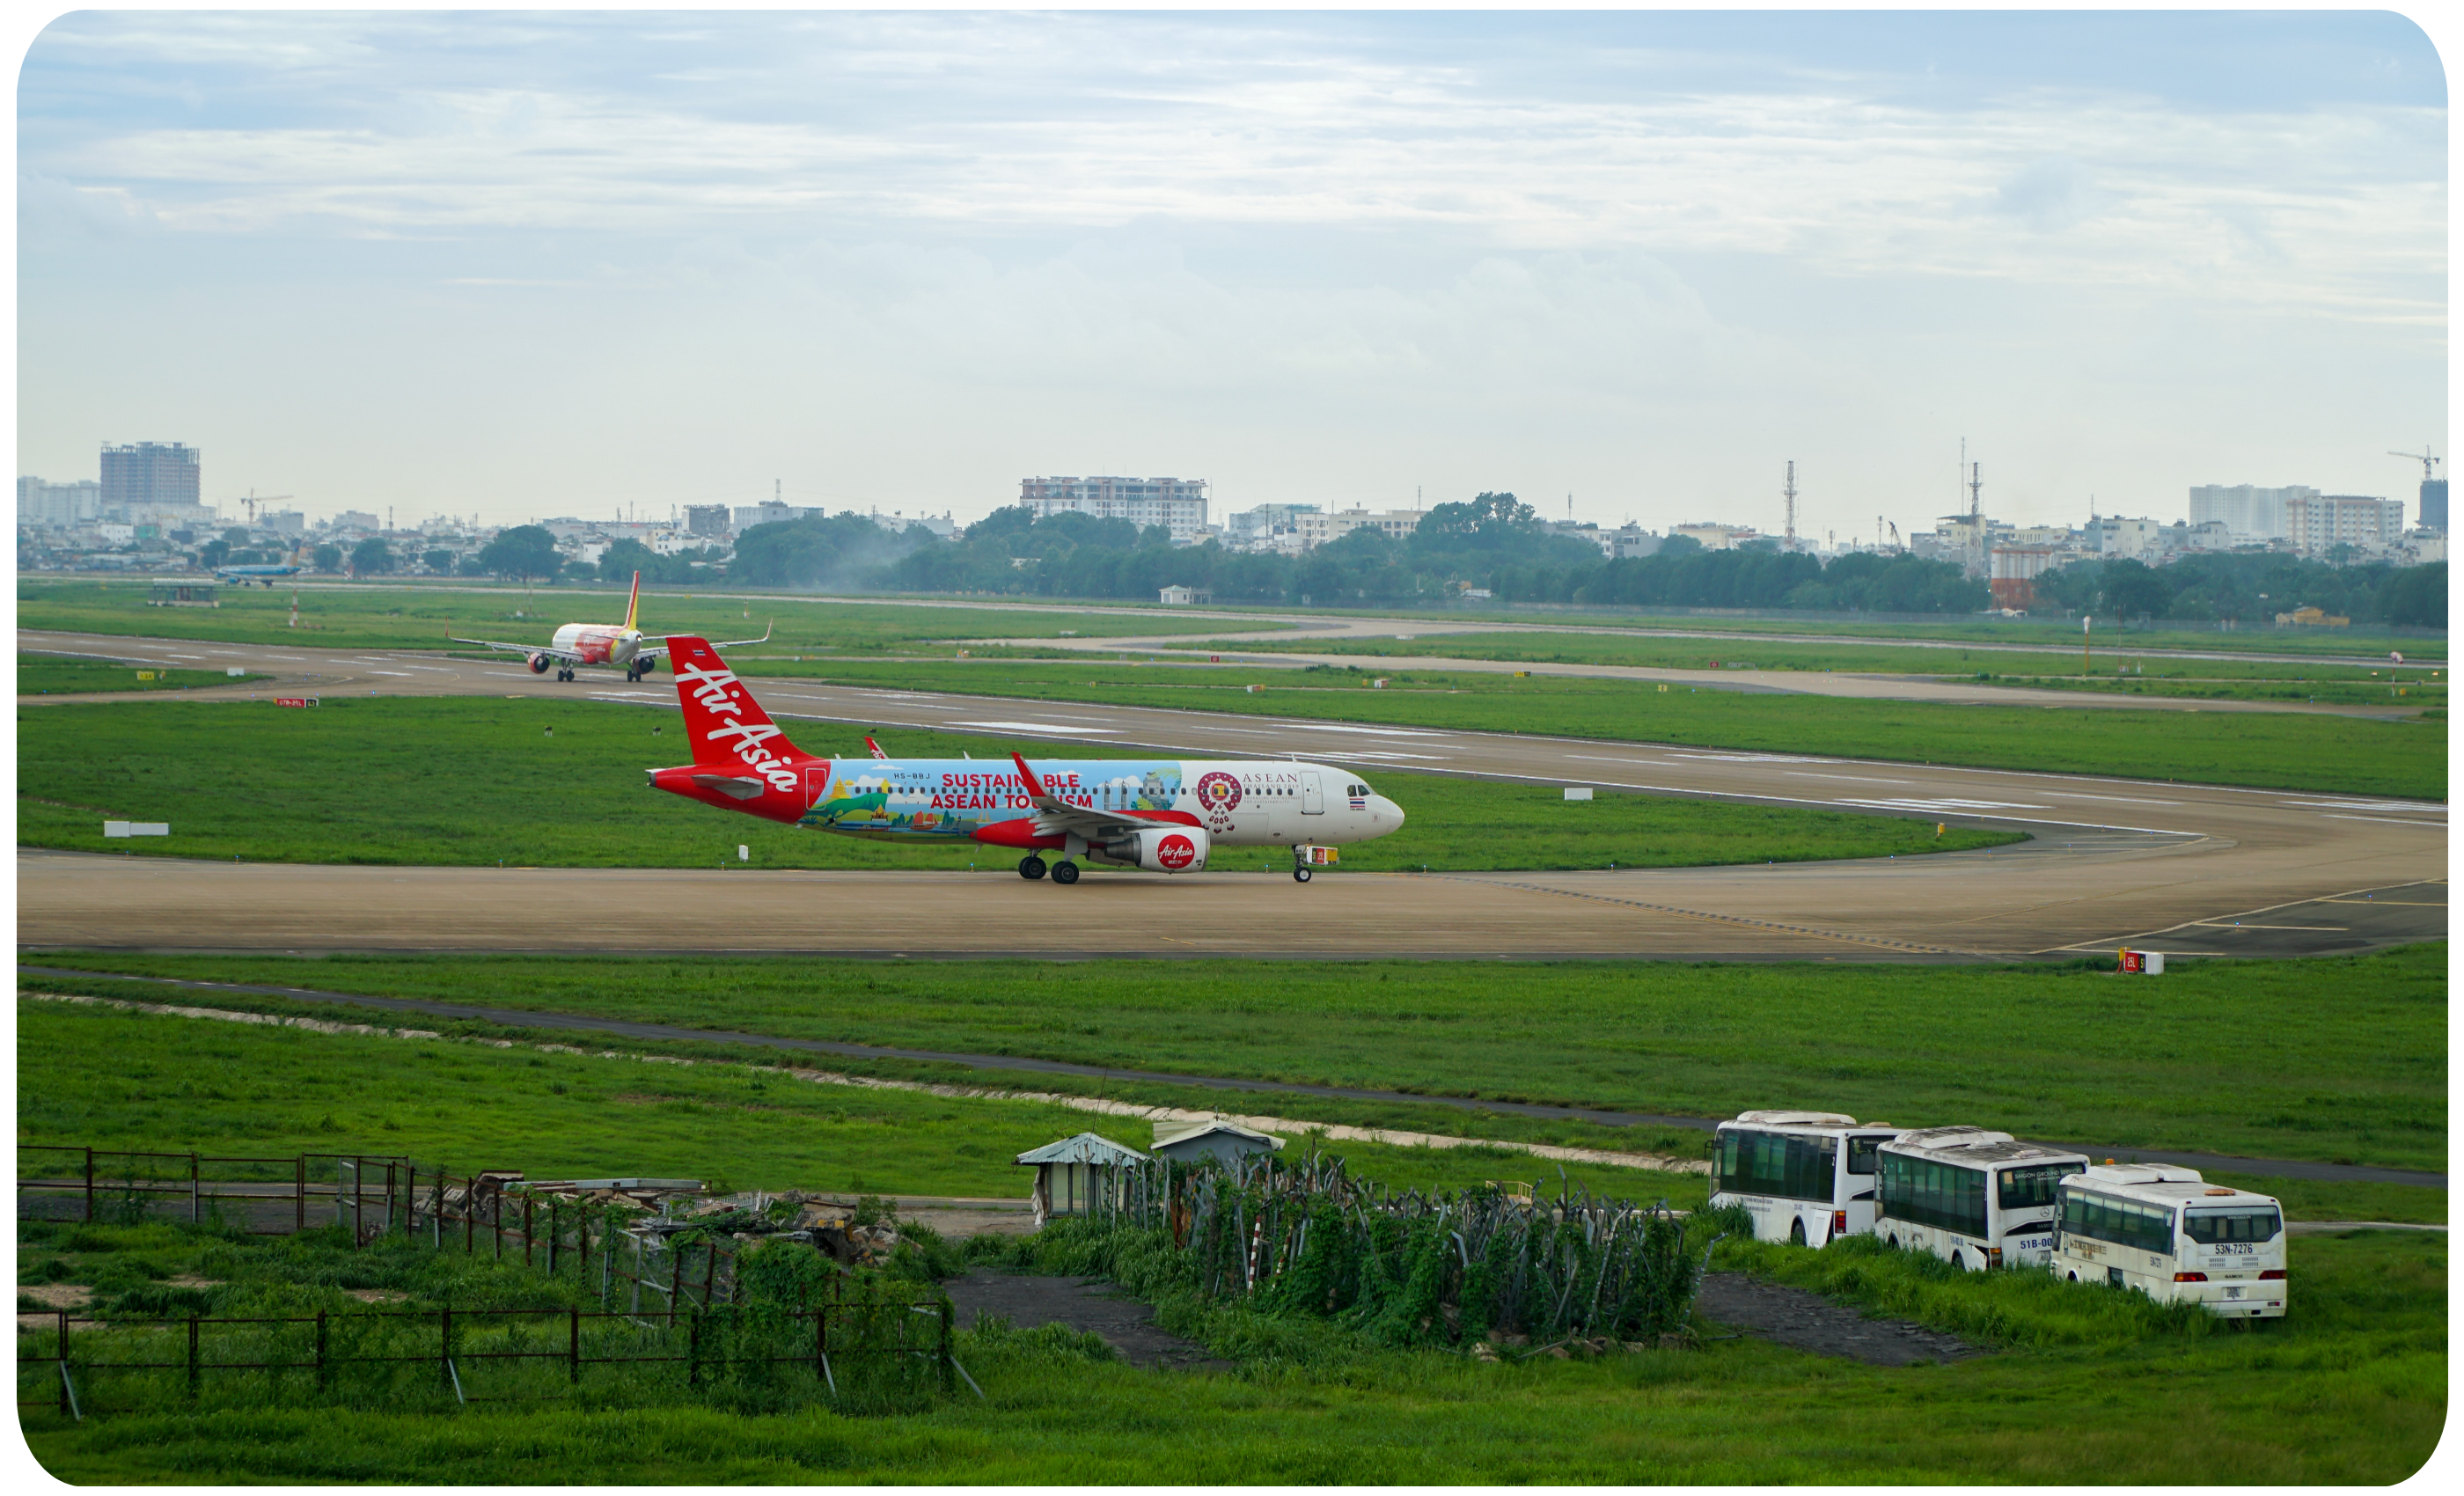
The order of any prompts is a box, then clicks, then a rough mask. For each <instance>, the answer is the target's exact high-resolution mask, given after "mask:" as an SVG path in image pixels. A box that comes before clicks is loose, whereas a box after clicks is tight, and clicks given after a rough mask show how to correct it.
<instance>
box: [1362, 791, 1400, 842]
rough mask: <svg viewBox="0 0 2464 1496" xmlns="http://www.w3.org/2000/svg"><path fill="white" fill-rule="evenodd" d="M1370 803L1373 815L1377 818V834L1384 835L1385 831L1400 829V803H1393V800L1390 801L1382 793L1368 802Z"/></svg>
mask: <svg viewBox="0 0 2464 1496" xmlns="http://www.w3.org/2000/svg"><path fill="white" fill-rule="evenodd" d="M1370 805H1371V808H1372V809H1373V810H1374V811H1375V815H1376V818H1377V831H1378V834H1379V835H1381V836H1382V835H1384V834H1385V833H1387V832H1389V831H1397V830H1400V829H1402V826H1403V807H1402V806H1400V805H1398V804H1397V803H1394V802H1393V801H1391V800H1388V799H1387V798H1386V797H1385V796H1383V795H1380V796H1378V797H1377V798H1376V799H1375V800H1373V801H1371V802H1370Z"/></svg>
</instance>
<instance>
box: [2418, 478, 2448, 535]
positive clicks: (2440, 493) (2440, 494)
mask: <svg viewBox="0 0 2464 1496" xmlns="http://www.w3.org/2000/svg"><path fill="white" fill-rule="evenodd" d="M2413 523H2415V524H2417V525H2420V526H2422V527H2423V528H2424V529H2429V530H2441V531H2443V530H2445V529H2446V528H2447V480H2446V479H2445V478H2424V479H2422V481H2421V512H2420V514H2418V515H2416V516H2415V517H2413Z"/></svg>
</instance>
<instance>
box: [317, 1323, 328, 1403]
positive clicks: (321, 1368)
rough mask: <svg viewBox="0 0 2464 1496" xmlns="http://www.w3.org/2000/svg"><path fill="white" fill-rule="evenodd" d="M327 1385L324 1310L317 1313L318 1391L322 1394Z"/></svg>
mask: <svg viewBox="0 0 2464 1496" xmlns="http://www.w3.org/2000/svg"><path fill="white" fill-rule="evenodd" d="M327 1385H328V1383H327V1381H326V1373H325V1311H324V1310H323V1309H319V1310H318V1311H317V1390H318V1391H319V1392H322V1391H324V1390H325V1388H326V1386H327Z"/></svg>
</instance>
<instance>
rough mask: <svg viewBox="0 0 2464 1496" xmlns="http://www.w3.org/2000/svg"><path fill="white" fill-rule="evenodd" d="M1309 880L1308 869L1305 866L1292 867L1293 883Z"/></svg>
mask: <svg viewBox="0 0 2464 1496" xmlns="http://www.w3.org/2000/svg"><path fill="white" fill-rule="evenodd" d="M1292 881H1293V882H1294V883H1307V882H1308V881H1309V869H1307V868H1294V869H1292Z"/></svg>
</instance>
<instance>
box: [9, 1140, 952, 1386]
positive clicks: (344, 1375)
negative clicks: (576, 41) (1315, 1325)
mask: <svg viewBox="0 0 2464 1496" xmlns="http://www.w3.org/2000/svg"><path fill="white" fill-rule="evenodd" d="M17 1181H18V1183H17V1189H18V1214H19V1218H20V1219H21V1220H51V1221H77V1222H80V1223H89V1224H101V1225H143V1224H145V1223H147V1222H152V1221H175V1222H181V1223H186V1224H189V1225H193V1226H199V1227H211V1228H214V1229H218V1230H221V1231H225V1232H239V1233H245V1234H251V1235H259V1236H281V1235H290V1234H295V1233H301V1232H306V1231H310V1230H319V1229H325V1228H328V1227H330V1228H333V1229H336V1230H338V1231H339V1232H341V1235H342V1237H343V1239H344V1240H345V1241H346V1242H347V1243H349V1244H350V1246H351V1247H352V1248H353V1249H355V1250H364V1249H367V1248H370V1247H372V1246H376V1245H379V1244H384V1243H399V1244H402V1245H407V1246H411V1247H414V1248H425V1249H427V1250H429V1251H435V1252H454V1251H459V1252H460V1253H462V1254H464V1255H466V1256H472V1257H488V1258H493V1259H495V1260H496V1261H498V1262H512V1261H514V1260H516V1259H518V1260H519V1262H520V1264H521V1265H522V1266H523V1267H524V1268H525V1269H527V1270H528V1271H530V1272H533V1273H537V1274H539V1275H542V1276H544V1277H547V1278H551V1279H556V1280H561V1281H564V1282H566V1283H567V1284H569V1285H570V1286H572V1287H579V1288H580V1289H581V1290H582V1292H583V1293H584V1294H588V1295H592V1296H595V1297H596V1298H597V1300H598V1302H599V1308H597V1309H580V1308H565V1309H461V1308H453V1307H451V1306H445V1307H439V1308H437V1309H367V1310H364V1311H350V1312H342V1313H332V1312H324V1311H320V1312H319V1313H317V1314H315V1315H298V1316H287V1317H286V1316H275V1317H265V1316H241V1317H230V1316H216V1315H207V1314H192V1315H189V1316H187V1317H186V1318H184V1319H183V1318H175V1319H149V1318H140V1317H133V1316H125V1315H116V1314H115V1315H111V1316H108V1317H96V1316H89V1315H84V1314H79V1313H76V1312H73V1311H70V1310H65V1309H63V1310H57V1311H54V1312H47V1313H28V1312H24V1311H23V1308H22V1306H21V1312H20V1313H19V1315H18V1356H17V1360H18V1380H19V1396H18V1401H19V1405H20V1406H21V1407H36V1406H54V1405H55V1406H56V1407H57V1408H58V1410H59V1411H60V1412H61V1413H62V1414H65V1415H66V1416H68V1417H69V1418H71V1419H82V1418H83V1417H84V1416H85V1415H86V1414H87V1413H89V1412H92V1411H94V1406H95V1398H96V1397H98V1396H101V1397H105V1398H106V1399H107V1400H108V1401H109V1402H110V1404H111V1406H112V1407H113V1409H114V1410H115V1411H119V1410H123V1409H127V1408H137V1407H150V1406H159V1405H163V1403H164V1402H165V1399H169V1400H171V1401H172V1402H175V1403H181V1404H196V1403H199V1402H200V1401H201V1400H202V1401H208V1402H210V1401H214V1400H216V1399H217V1398H221V1399H222V1400H237V1401H241V1402H250V1403H258V1404H262V1403H265V1402H268V1401H275V1402H291V1401H297V1400H303V1399H310V1400H313V1399H326V1398H340V1399H342V1400H346V1401H363V1400H367V1399H372V1398H382V1399H384V1400H385V1401H387V1402H388V1403H389V1404H391V1403H397V1402H402V1401H405V1400H406V1399H407V1401H409V1402H412V1403H416V1402H418V1401H419V1400H421V1399H422V1398H428V1399H430V1400H434V1401H438V1402H442V1403H451V1404H455V1405H459V1404H463V1403H468V1402H473V1401H486V1400H501V1399H526V1398H535V1397H553V1396H580V1395H582V1394H583V1392H584V1391H585V1390H586V1386H587V1384H586V1379H585V1376H584V1372H585V1369H586V1368H592V1367H621V1368H623V1369H624V1370H623V1372H622V1373H621V1375H617V1376H615V1377H613V1378H608V1377H605V1376H603V1377H601V1378H600V1380H601V1381H602V1382H605V1383H609V1385H605V1386H603V1387H601V1388H599V1389H597V1390H599V1391H602V1392H605V1394H607V1395H609V1396H611V1397H616V1396H621V1397H630V1398H640V1397H659V1396H690V1395H693V1394H694V1393H696V1392H715V1391H719V1390H722V1389H723V1390H726V1391H728V1392H730V1393H733V1394H735V1395H737V1396H739V1397H742V1396H751V1397H757V1398H759V1399H762V1400H766V1401H767V1402H770V1403H780V1402H781V1401H782V1400H783V1401H784V1402H794V1401H797V1400H801V1399H802V1398H803V1397H809V1396H815V1395H819V1396H823V1397H827V1398H828V1399H830V1400H831V1401H832V1402H833V1403H834V1404H839V1405H849V1404H848V1397H849V1395H850V1394H851V1393H852V1394H853V1395H854V1397H855V1400H856V1401H857V1402H864V1403H876V1404H880V1405H884V1406H887V1405H892V1404H902V1403H905V1402H912V1401H913V1397H916V1396H919V1395H932V1394H935V1393H936V1392H937V1393H939V1394H947V1393H948V1392H950V1391H951V1389H952V1387H953V1386H954V1384H955V1380H956V1379H963V1380H966V1381H967V1383H968V1385H969V1386H970V1387H973V1386H974V1381H973V1378H971V1377H968V1376H967V1374H966V1370H965V1368H964V1367H962V1366H959V1365H958V1363H957V1360H956V1359H955V1357H953V1356H952V1354H951V1349H950V1346H951V1333H952V1319H951V1308H950V1304H949V1301H948V1299H947V1298H946V1296H942V1295H939V1294H938V1293H937V1292H936V1293H935V1294H933V1295H932V1296H930V1297H918V1296H917V1295H915V1294H914V1293H913V1291H911V1289H910V1288H909V1287H907V1286H901V1285H898V1284H896V1283H894V1282H891V1281H888V1280H883V1279H877V1278H870V1277H860V1278H851V1277H848V1276H847V1275H844V1274H840V1273H838V1272H836V1271H835V1270H834V1269H827V1268H823V1267H821V1266H820V1265H821V1264H822V1263H823V1262H824V1261H825V1259H824V1257H823V1256H822V1254H820V1253H818V1252H817V1253H815V1254H813V1256H812V1260H811V1266H812V1268H813V1271H812V1272H809V1273H806V1274H804V1275H803V1277H802V1278H801V1279H798V1278H797V1277H796V1275H794V1274H789V1275H788V1277H787V1279H784V1280H781V1284H780V1285H774V1287H773V1291H772V1292H771V1293H769V1294H768V1295H767V1296H764V1295H762V1294H759V1293H756V1294H754V1295H752V1296H751V1298H750V1301H748V1298H747V1295H746V1293H745V1287H746V1285H745V1282H744V1278H745V1274H744V1272H743V1270H742V1267H743V1263H744V1251H745V1249H746V1247H747V1246H749V1245H752V1244H757V1243H740V1242H738V1241H737V1240H736V1238H735V1236H734V1235H733V1233H732V1232H731V1231H730V1230H729V1229H728V1227H729V1226H730V1225H732V1224H737V1223H740V1222H739V1221H737V1219H736V1217H735V1216H734V1215H732V1214H731V1215H723V1216H719V1217H715V1218H702V1219H696V1218H694V1217H693V1216H690V1215H677V1214H669V1213H664V1212H660V1211H653V1210H649V1209H647V1208H645V1207H643V1206H642V1205H640V1204H638V1203H622V1204H620V1203H615V1202H611V1201H606V1200H598V1201H594V1200H590V1199H572V1198H566V1197H564V1196H561V1195H557V1194H548V1193H542V1192H539V1191H534V1190H532V1189H529V1188H527V1187H526V1186H525V1185H524V1184H523V1183H522V1181H520V1180H519V1179H518V1178H517V1177H511V1176H508V1175H504V1174H501V1173H495V1174H492V1173H489V1172H485V1171H483V1172H480V1173H477V1174H474V1175H467V1176H465V1175H454V1174H451V1173H449V1172H447V1171H444V1170H441V1169H429V1168H422V1167H420V1166H419V1165H417V1164H416V1163H414V1162H413V1161H412V1160H411V1159H409V1158H407V1157H406V1156H401V1155H369V1154H301V1155H293V1156H290V1157H280V1158H275V1157H238V1156H221V1155H206V1154H199V1153H185V1154H181V1153H150V1152H130V1151H115V1150H102V1149H93V1148H85V1147H81V1146H80V1147H58V1146H36V1145H26V1144H21V1145H19V1148H18V1173H17ZM824 1274H826V1276H824ZM774 1276H776V1275H775V1274H774ZM568 1291H569V1290H568ZM849 1357H854V1358H857V1359H858V1360H859V1361H861V1362H863V1363H864V1373H863V1375H861V1376H859V1377H858V1378H857V1379H856V1385H855V1386H854V1387H853V1388H849V1387H847V1386H845V1385H843V1378H842V1376H841V1375H840V1372H841V1368H842V1367H843V1366H844V1364H845V1362H846V1361H847V1358H849ZM834 1363H836V1364H834ZM799 1368H809V1369H810V1374H809V1375H805V1376H803V1379H802V1382H801V1383H799V1382H798V1381H797V1379H796V1378H795V1377H793V1376H791V1375H788V1374H789V1373H790V1372H792V1371H795V1370H796V1369H799ZM551 1374H554V1375H551ZM44 1382H48V1383H51V1384H52V1385H50V1386H48V1387H37V1386H36V1385H35V1384H36V1383H44ZM474 1383H475V1384H476V1385H477V1388H478V1390H476V1391H474V1390H473V1384H474ZM98 1387H99V1388H100V1389H101V1391H100V1392H99V1393H98V1390H97V1389H98ZM30 1393H39V1395H37V1396H30ZM977 1395H978V1396H979V1397H980V1396H981V1390H980V1389H977Z"/></svg>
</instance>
